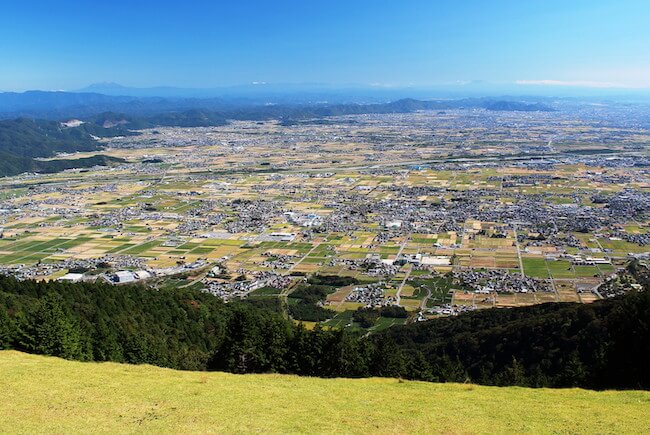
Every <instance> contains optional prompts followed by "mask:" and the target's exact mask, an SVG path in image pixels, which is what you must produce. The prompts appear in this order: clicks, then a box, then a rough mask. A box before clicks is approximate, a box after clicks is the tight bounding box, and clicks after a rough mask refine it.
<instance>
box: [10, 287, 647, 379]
mask: <svg viewBox="0 0 650 435" xmlns="http://www.w3.org/2000/svg"><path fill="white" fill-rule="evenodd" d="M313 284H314V285H320V284H316V282H313ZM395 314H396V315H399V314H400V313H395ZM649 326H650V292H647V291H642V292H638V293H632V294H628V295H627V296H625V297H620V298H615V299H609V300H603V301H598V302H595V303H593V304H573V303H550V304H542V305H537V306H531V307H524V308H512V309H487V310H478V311H475V312H471V313H467V314H463V315H459V316H457V317H447V318H440V319H436V320H432V321H428V322H423V323H414V324H410V325H406V326H395V327H392V328H390V329H388V330H386V331H383V332H378V333H375V334H371V335H367V336H364V335H361V334H359V333H358V332H354V331H347V330H325V329H321V328H319V327H316V329H314V330H311V331H310V330H307V329H305V328H304V327H303V326H302V325H300V324H296V323H294V322H293V321H291V320H289V319H287V318H285V317H283V316H282V315H281V314H278V313H277V312H274V311H272V310H269V309H265V308H263V306H261V307H260V306H257V305H255V304H252V303H247V302H246V301H241V302H231V303H228V304H225V303H223V302H222V301H221V300H220V299H218V298H216V297H214V296H212V295H209V294H206V293H202V292H200V291H196V290H191V289H174V290H152V289H149V288H146V287H144V286H137V285H132V286H112V285H108V284H87V283H78V284H72V283H61V282H35V281H17V280H15V279H13V278H10V277H0V348H4V349H17V350H21V351H26V352H31V353H38V354H45V355H55V356H60V357H64V358H68V359H74V360H81V361H116V362H127V363H135V364H138V363H148V364H154V365H158V366H163V367H172V368H178V369H191V370H221V371H228V372H235V373H293V374H298V375H309V376H320V377H367V376H385V377H399V378H406V379H418V380H425V381H439V382H445V381H447V382H451V381H453V382H474V383H480V384H487V385H520V386H532V387H573V386H579V387H584V388H593V389H605V388H620V389H624V388H635V389H636V388H645V389H647V388H650V376H649V375H648V370H647V361H648V360H649V359H650V333H649Z"/></svg>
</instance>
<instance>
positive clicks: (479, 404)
mask: <svg viewBox="0 0 650 435" xmlns="http://www.w3.org/2000/svg"><path fill="white" fill-rule="evenodd" d="M0 372H1V373H2V376H1V377H0V388H1V390H2V396H1V398H0V409H2V412H0V432H3V433H9V432H11V433H44V432H48V433H51V432H55V433H79V432H86V433H90V432H93V433H99V432H103V433H124V432H139V433H141V432H156V433H170V432H172V433H179V432H183V433H187V432H227V433H232V432H272V433H290V432H302V433H377V432H380V433H405V432H411V433H412V432H416V433H517V432H529V433H612V434H622V433H643V432H644V431H646V430H647V428H648V427H649V426H650V414H649V413H648V409H649V408H650V392H642V391H604V392H595V391H586V390H580V389H568V390H551V389H527V388H518V387H514V388H497V387H482V386H476V385H469V384H433V383H425V382H411V381H400V380H396V379H377V378H373V379H318V378H300V377H297V376H287V375H233V374H226V373H217V372H213V373H205V372H183V371H175V370H169V369H162V368H157V367H151V366H135V365H122V364H114V363H81V362H72V361H65V360H61V359H58V358H52V357H43V356H36V355H27V354H23V353H20V352H15V351H2V352H0Z"/></svg>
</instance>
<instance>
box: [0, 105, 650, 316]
mask: <svg viewBox="0 0 650 435" xmlns="http://www.w3.org/2000/svg"><path fill="white" fill-rule="evenodd" d="M468 116H470V117H477V118H476V122H478V124H479V125H483V124H485V125H490V126H491V127H490V129H483V128H482V127H469V126H467V125H465V124H466V122H467V119H468V118H467V117H468ZM549 117H550V118H548V119H545V120H544V123H541V124H539V123H537V122H535V121H531V119H529V118H527V117H526V116H524V115H523V114H519V113H501V114H491V113H479V114H477V113H474V112H472V113H469V112H466V111H463V110H458V111H450V112H447V113H445V114H438V113H434V112H422V113H412V114H383V115H372V116H350V117H332V118H329V120H328V123H322V124H321V123H317V124H309V123H307V124H296V125H284V124H283V123H281V122H278V121H264V122H261V121H260V122H248V121H235V122H232V123H229V124H228V125H225V126H220V127H205V128H204V127H196V128H187V129H183V128H175V127H164V128H159V129H155V130H153V129H151V130H142V131H140V132H139V133H140V134H139V135H136V136H132V137H122V138H114V139H106V140H103V142H102V144H103V145H105V146H106V148H105V149H104V150H103V151H102V153H103V154H105V155H108V156H113V157H120V158H127V159H130V160H129V163H128V164H124V165H120V166H117V167H112V168H102V167H96V168H90V169H87V170H85V171H84V172H83V173H82V172H80V171H75V170H69V171H65V172H61V173H56V174H24V175H20V176H15V177H6V178H4V179H1V180H0V203H1V204H0V234H1V235H2V237H1V238H0V272H1V273H5V274H10V275H14V276H16V277H18V278H19V279H38V280H57V279H82V280H86V281H93V280H105V281H108V282H112V283H118V278H117V275H116V274H117V272H122V274H123V275H124V274H126V276H131V275H129V274H131V273H139V275H137V277H136V278H132V279H137V280H140V279H142V280H143V283H144V284H145V285H151V286H152V287H155V288H175V287H185V286H187V287H190V286H191V287H192V288H197V289H203V290H205V291H207V292H210V293H212V294H214V295H216V296H218V297H220V298H222V299H224V300H230V299H233V298H235V299H246V298H249V297H250V298H254V299H256V300H257V301H258V302H260V301H261V302H260V303H265V304H268V305H269V306H271V305H273V304H274V302H277V304H275V305H273V306H277V307H281V308H283V309H285V310H286V309H287V302H291V301H290V300H291V293H292V292H293V291H294V289H295V287H296V286H297V285H298V284H299V282H300V281H304V280H308V279H309V278H310V277H314V276H342V277H352V278H354V280H355V284H354V285H352V286H347V285H346V286H343V287H336V288H334V289H332V290H333V291H332V292H331V293H330V294H328V295H324V296H323V295H319V296H318V297H317V298H316V299H314V300H310V301H311V302H310V303H311V304H312V305H318V308H316V309H313V308H309V309H307V308H305V307H301V309H300V311H301V312H302V313H303V315H302V316H299V315H296V318H295V320H298V321H300V320H303V321H305V322H316V321H318V322H322V323H323V324H324V325H326V326H328V327H343V326H345V325H349V326H352V327H354V326H355V325H354V324H353V323H354V322H350V318H351V314H352V312H353V311H355V310H357V309H358V308H360V307H364V306H374V307H380V306H385V305H400V306H401V307H403V308H405V309H406V310H407V312H408V318H409V321H410V320H413V319H414V318H416V317H418V316H419V317H423V318H430V317H432V316H437V315H441V314H445V315H447V314H457V313H458V312H459V311H462V310H472V309H479V308H488V307H512V306H522V305H530V304H537V303H544V302H561V301H577V302H583V303H588V302H592V301H594V300H598V299H602V298H603V297H606V295H603V294H601V293H600V292H599V290H598V289H599V288H600V287H601V286H602V285H603V284H604V283H605V282H607V281H608V280H616V279H619V277H618V276H619V274H620V273H621V272H622V271H623V270H624V268H625V266H626V264H628V263H629V261H630V260H631V259H633V258H639V259H641V260H644V259H646V258H648V257H650V248H649V246H650V221H649V219H648V216H647V211H648V210H650V191H649V189H650V185H649V184H648V182H647V174H646V172H645V169H644V166H643V165H637V164H636V163H635V162H638V161H639V159H645V158H646V154H647V153H646V151H645V149H644V148H638V147H637V146H636V144H637V142H634V143H629V149H628V148H627V146H628V142H627V141H626V140H627V139H626V138H627V135H631V136H632V137H634V138H635V139H634V140H635V141H637V140H638V141H643V140H650V134H648V135H647V137H646V136H645V135H644V133H639V132H637V131H631V132H628V131H627V130H624V131H623V132H619V133H617V135H616V140H612V141H611V143H608V145H607V146H609V147H610V148H611V151H612V153H613V154H612V156H609V157H607V158H604V157H603V158H600V157H597V156H596V157H594V156H588V155H586V156H583V155H581V154H566V153H565V152H564V151H557V150H556V151H553V152H551V151H544V153H546V154H547V155H549V156H550V155H552V160H548V161H540V160H539V159H538V158H533V157H531V158H527V157H526V158H524V157H521V155H514V154H513V153H514V151H513V150H517V152H519V153H520V154H521V153H524V154H526V153H528V154H531V153H537V152H538V151H539V150H538V145H535V144H537V143H539V142H540V141H542V139H544V138H545V137H546V136H547V135H548V134H549V133H548V132H549V131H551V130H557V131H565V130H566V131H569V132H573V130H574V127H568V126H567V124H566V122H565V120H563V119H555V118H553V116H552V115H549ZM472 119H474V118H472ZM515 124H517V125H520V126H525V128H524V127H522V128H514V127H512V126H513V125H515ZM461 125H462V126H464V127H463V128H464V129H466V130H464V131H467V132H470V131H471V132H473V133H472V134H474V135H475V137H476V138H478V139H477V142H471V143H470V142H466V141H465V140H463V139H462V135H460V136H459V135H458V130H459V128H460V127H459V126H461ZM582 128H583V130H584V131H585V132H586V131H590V132H592V133H593V134H596V133H594V132H598V134H602V135H606V134H613V133H611V132H610V131H609V130H605V131H604V130H603V129H602V128H601V126H600V125H598V124H591V123H589V122H587V121H584V125H583V126H582ZM433 130H435V131H436V135H442V134H446V136H445V137H447V139H445V141H444V142H440V141H438V139H436V138H437V137H438V136H436V135H433V136H432V135H431V132H432V131H433ZM405 131H408V132H410V135H405V134H404V132H405ZM316 133H317V134H316ZM592 133H590V134H586V133H584V138H583V139H582V141H577V142H576V143H575V144H572V147H575V149H577V150H580V149H583V148H585V149H589V146H590V142H589V141H590V140H591V137H592ZM578 136H580V135H578ZM505 137H508V140H507V141H506V142H503V140H504V138H505ZM543 142H544V143H546V140H543ZM481 144H482V145H483V148H481V146H482V145H481ZM486 144H489V147H488V148H489V150H490V151H489V152H488V151H485V149H486V148H485V146H487V145H486ZM557 147H558V148H557V149H559V150H564V149H566V148H565V147H564V145H563V144H560V143H559V144H557ZM478 150H482V151H481V153H482V154H481V153H479V152H478ZM458 153H461V154H462V155H463V156H465V157H462V159H458V158H457V157H455V156H457V155H458ZM544 153H542V154H544ZM528 154H527V155H528ZM79 155H80V156H83V155H84V154H83V153H79ZM414 156H415V157H414ZM549 158H550V157H549ZM152 162H157V163H152ZM79 275H82V276H81V278H80V277H79ZM134 276H135V275H134ZM140 276H142V277H145V278H140ZM165 281H168V282H165ZM321 296H323V297H321ZM294 302H295V301H294ZM292 303H293V302H292ZM321 308H322V309H323V310H327V311H321ZM306 310H310V311H309V313H307V311H306ZM316 311H318V313H316ZM321 319H326V320H321ZM392 323H394V322H392ZM392 323H391V322H389V321H388V320H385V319H382V320H381V322H380V324H379V325H376V328H383V327H385V326H386V325H389V324H392Z"/></svg>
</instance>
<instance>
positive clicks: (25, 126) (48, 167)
mask: <svg viewBox="0 0 650 435" xmlns="http://www.w3.org/2000/svg"><path fill="white" fill-rule="evenodd" d="M124 134H132V133H129V132H128V131H126V130H124V129H121V128H102V127H100V126H97V125H95V124H92V123H85V124H82V125H80V126H78V127H65V126H63V125H62V124H61V123H59V122H55V121H43V120H32V119H27V118H20V119H15V120H11V121H0V176H10V175H17V174H20V173H22V172H42V173H52V172H59V171H62V170H65V169H71V168H84V167H91V166H95V165H104V166H105V165H110V164H115V163H120V162H124V160H122V159H117V158H114V157H108V156H101V155H96V156H92V157H86V158H82V159H59V160H36V158H38V157H51V156H54V155H55V154H57V153H74V152H78V151H83V152H88V151H97V150H99V149H100V148H101V147H100V144H99V142H98V141H97V140H96V139H95V137H111V136H116V135H124Z"/></svg>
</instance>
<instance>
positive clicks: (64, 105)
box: [0, 84, 553, 125]
mask: <svg viewBox="0 0 650 435" xmlns="http://www.w3.org/2000/svg"><path fill="white" fill-rule="evenodd" d="M91 88H93V89H95V88H97V89H98V90H104V91H106V90H107V88H110V89H113V90H114V91H115V92H117V93H119V90H121V89H124V87H122V86H119V85H116V84H110V85H101V86H100V85H96V86H94V87H91ZM151 89H159V88H151ZM152 92H153V91H152ZM461 107H464V108H484V109H488V110H515V111H531V110H534V111H549V110H553V109H552V108H551V107H550V106H549V105H547V104H544V103H542V102H540V100H525V99H517V100H512V99H503V98H498V99H497V98H464V99H457V100H440V99H437V100H430V101H422V100H416V99H412V98H405V99H400V100H397V101H391V102H375V103H370V104H363V103H282V104H275V103H273V104H269V103H264V101H263V100H259V99H257V98H251V99H244V98H217V97H212V98H189V97H161V96H119V95H107V94H104V93H92V92H48V91H27V92H22V93H16V92H4V93H0V119H13V118H18V117H30V118H42V119H53V120H65V119H69V118H87V117H92V116H96V115H99V114H101V113H104V112H118V113H125V114H128V115H131V116H146V117H151V116H155V115H160V114H161V113H171V112H184V111H190V110H199V111H203V112H206V111H210V112H218V113H219V114H220V116H221V117H222V118H231V119H268V118H287V117H289V118H304V117H307V116H331V115H337V114H338V115H343V114H356V113H390V112H401V113H403V112H409V111H413V110H444V109H451V108H461ZM212 117H214V116H212ZM165 125H167V123H165Z"/></svg>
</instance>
